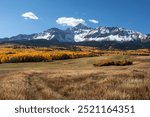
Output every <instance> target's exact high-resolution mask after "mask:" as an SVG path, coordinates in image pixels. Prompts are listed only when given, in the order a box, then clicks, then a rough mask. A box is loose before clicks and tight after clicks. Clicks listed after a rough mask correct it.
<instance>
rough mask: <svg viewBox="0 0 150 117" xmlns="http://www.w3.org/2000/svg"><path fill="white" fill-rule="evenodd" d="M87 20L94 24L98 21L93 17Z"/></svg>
mask: <svg viewBox="0 0 150 117" xmlns="http://www.w3.org/2000/svg"><path fill="white" fill-rule="evenodd" d="M89 22H91V23H94V24H98V23H99V21H98V20H95V19H89Z"/></svg>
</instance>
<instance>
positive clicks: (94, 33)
mask: <svg viewBox="0 0 150 117" xmlns="http://www.w3.org/2000/svg"><path fill="white" fill-rule="evenodd" d="M39 40H45V41H50V42H58V43H82V44H83V45H86V44H87V45H89V44H91V43H92V44H95V43H96V42H97V43H101V42H105V44H106V43H109V44H111V43H110V42H117V43H131V42H134V43H135V42H136V43H137V42H138V43H139V42H141V43H142V42H150V35H148V34H143V33H141V32H136V31H133V30H128V29H125V28H121V27H104V26H99V27H97V28H91V27H88V26H86V25H83V24H78V25H77V26H75V27H71V28H67V29H66V30H61V29H58V28H50V29H48V30H45V31H43V32H41V33H35V34H30V35H26V34H19V35H17V36H13V37H10V38H1V39H0V42H4V41H5V42H6V41H9V42H12V41H34V42H35V41H37V42H38V41H39ZM85 43H86V44H85ZM141 43H140V44H141ZM95 45H96V44H95ZM141 47H143V45H142V46H141ZM148 47H149V45H148ZM146 48H147V46H146Z"/></svg>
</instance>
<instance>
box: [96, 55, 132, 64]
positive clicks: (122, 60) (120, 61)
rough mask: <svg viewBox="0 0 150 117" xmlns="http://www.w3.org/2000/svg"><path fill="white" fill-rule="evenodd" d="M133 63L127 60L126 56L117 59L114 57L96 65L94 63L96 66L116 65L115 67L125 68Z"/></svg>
mask: <svg viewBox="0 0 150 117" xmlns="http://www.w3.org/2000/svg"><path fill="white" fill-rule="evenodd" d="M132 64H133V61H132V60H130V59H129V58H127V57H126V56H122V57H121V56H119V57H118V56H116V57H112V58H109V59H104V60H101V61H98V62H96V63H94V64H93V65H94V66H111V65H115V66H125V65H132Z"/></svg>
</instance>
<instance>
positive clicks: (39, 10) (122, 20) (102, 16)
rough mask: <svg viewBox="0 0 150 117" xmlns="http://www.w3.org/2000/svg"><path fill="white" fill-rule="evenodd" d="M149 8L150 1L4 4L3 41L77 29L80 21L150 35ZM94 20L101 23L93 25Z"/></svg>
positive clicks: (15, 0) (0, 9)
mask: <svg viewBox="0 0 150 117" xmlns="http://www.w3.org/2000/svg"><path fill="white" fill-rule="evenodd" d="M149 6H150V0H1V1H0V37H10V36H13V35H17V34H31V33H35V32H41V31H43V30H46V29H48V28H51V27H58V28H61V29H65V28H66V27H67V26H64V25H72V26H73V24H72V22H73V23H75V22H76V23H77V22H78V21H79V22H80V21H81V22H82V23H84V24H86V25H88V26H92V27H97V26H119V27H124V28H128V29H132V30H135V31H139V32H143V33H146V34H147V33H150V7H149ZM29 12H30V13H33V14H28V13H29ZM25 13H27V14H26V15H25ZM28 15H30V16H28ZM31 15H32V16H31ZM34 15H35V16H34ZM62 17H63V19H62ZM70 18H72V19H70ZM90 19H91V20H92V21H93V20H94V21H95V20H96V21H98V22H96V21H95V22H94V21H93V22H94V23H92V22H90V21H89V20H90ZM64 20H65V21H64ZM68 20H69V21H68ZM56 21H57V22H56ZM68 22H69V23H70V22H71V24H68Z"/></svg>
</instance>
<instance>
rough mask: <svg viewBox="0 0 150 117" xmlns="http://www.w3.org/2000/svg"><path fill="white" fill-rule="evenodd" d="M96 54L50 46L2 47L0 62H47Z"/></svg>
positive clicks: (0, 49)
mask: <svg viewBox="0 0 150 117" xmlns="http://www.w3.org/2000/svg"><path fill="white" fill-rule="evenodd" d="M95 55H96V53H94V52H90V51H69V50H51V49H48V48H47V49H46V48H28V49H13V48H0V63H17V62H47V61H52V60H63V59H74V58H81V57H90V56H95Z"/></svg>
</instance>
